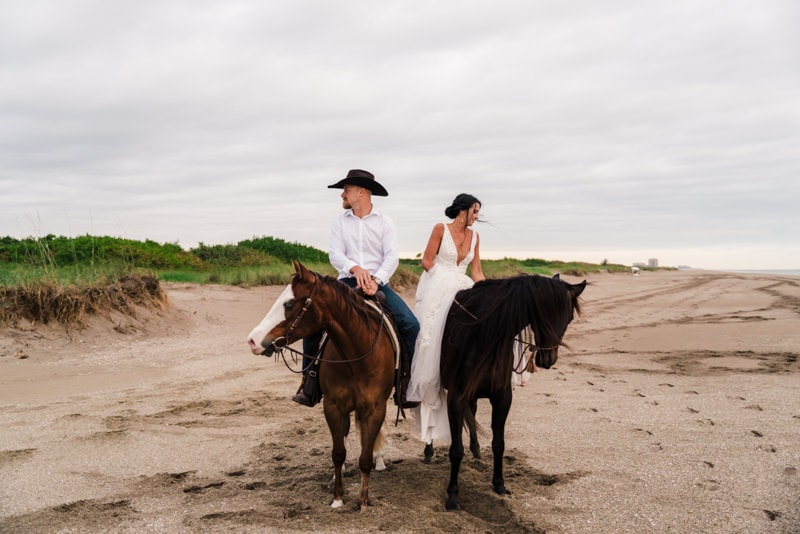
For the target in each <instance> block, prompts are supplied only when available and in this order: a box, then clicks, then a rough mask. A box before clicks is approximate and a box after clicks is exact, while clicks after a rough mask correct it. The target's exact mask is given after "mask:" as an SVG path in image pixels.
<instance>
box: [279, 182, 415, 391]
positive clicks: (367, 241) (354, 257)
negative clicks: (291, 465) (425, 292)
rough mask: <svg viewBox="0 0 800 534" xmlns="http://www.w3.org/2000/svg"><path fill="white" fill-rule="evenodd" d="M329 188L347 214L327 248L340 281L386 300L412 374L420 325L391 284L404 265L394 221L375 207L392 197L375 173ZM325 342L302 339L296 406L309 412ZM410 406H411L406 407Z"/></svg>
mask: <svg viewBox="0 0 800 534" xmlns="http://www.w3.org/2000/svg"><path fill="white" fill-rule="evenodd" d="M328 188H329V189H341V190H342V194H341V198H342V207H343V208H344V209H345V211H344V212H343V213H342V214H340V215H339V216H337V217H336V218H335V219H334V221H333V224H332V226H331V234H330V242H329V246H328V256H329V258H330V262H331V265H333V267H334V268H335V269H336V270H337V271H338V272H339V275H338V278H339V281H341V282H343V283H345V284H347V285H348V286H350V287H353V288H357V289H360V290H361V291H362V292H363V293H364V295H366V296H368V297H369V296H374V295H375V294H376V293H377V292H378V291H380V292H381V293H382V294H383V295H384V297H385V305H386V307H387V308H388V309H389V311H390V312H391V313H392V315H393V316H394V319H395V323H396V324H397V328H398V330H399V334H400V338H401V342H402V343H403V344H404V345H405V351H406V352H405V353H406V354H407V355H408V367H409V368H410V362H411V359H412V357H413V354H414V345H415V342H416V339H417V334H418V333H419V322H418V321H417V318H416V317H415V316H414V313H413V312H412V311H411V309H409V307H408V305H407V304H406V303H405V301H404V300H403V299H402V297H400V295H398V294H397V293H395V292H394V290H392V288H391V287H390V286H389V279H390V278H391V276H392V274H394V271H395V270H396V269H397V266H398V264H399V263H400V253H399V245H398V243H397V230H396V228H395V225H394V222H393V221H392V219H391V218H390V217H389V216H388V215H386V214H384V213H382V212H381V211H379V210H377V209H376V208H375V206H374V205H373V204H372V195H375V196H380V197H385V196H389V193H388V192H387V191H386V189H385V188H384V187H383V186H382V185H381V184H380V183H378V182H377V181H376V180H375V176H374V175H373V174H372V173H370V172H367V171H364V170H360V169H353V170H351V171H349V172H348V173H347V176H346V177H344V178H342V179H341V180H339V181H338V182H336V183H335V184H332V185H329V186H328ZM321 338H322V332H319V333H318V334H316V335H313V336H309V337H307V338H305V339H303V383H301V385H300V389H299V390H298V392H297V394H296V395H295V396H294V397H292V400H293V401H295V402H297V403H299V404H302V405H304V406H313V405H314V404H316V402H318V396H316V395H310V394H309V393H308V390H309V389H310V388H308V387H306V388H304V387H303V386H304V384H305V382H306V380H308V379H309V377H311V376H313V377H314V378H316V376H315V373H316V370H315V367H316V366H315V365H314V364H315V357H316V355H317V353H318V347H319V345H320V341H321ZM320 354H321V352H320ZM412 404H414V403H412ZM408 406H409V403H405V404H404V407H408Z"/></svg>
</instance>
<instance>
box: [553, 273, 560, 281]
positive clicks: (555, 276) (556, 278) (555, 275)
mask: <svg viewBox="0 0 800 534" xmlns="http://www.w3.org/2000/svg"><path fill="white" fill-rule="evenodd" d="M553 280H561V275H560V274H558V273H556V274H554V275H553Z"/></svg>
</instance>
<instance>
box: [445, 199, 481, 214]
mask: <svg viewBox="0 0 800 534" xmlns="http://www.w3.org/2000/svg"><path fill="white" fill-rule="evenodd" d="M475 203H477V204H481V201H480V200H478V199H477V198H475V197H473V196H472V195H468V194H467V193H461V194H460V195H458V196H457V197H456V198H455V199H454V200H453V203H452V204H450V205H449V206H448V207H447V208H445V210H444V214H445V215H447V217H449V218H450V219H455V218H456V217H458V214H459V213H461V211H463V210H468V209H470V208H471V207H472V205H473V204H475ZM482 205H483V204H481V206H482Z"/></svg>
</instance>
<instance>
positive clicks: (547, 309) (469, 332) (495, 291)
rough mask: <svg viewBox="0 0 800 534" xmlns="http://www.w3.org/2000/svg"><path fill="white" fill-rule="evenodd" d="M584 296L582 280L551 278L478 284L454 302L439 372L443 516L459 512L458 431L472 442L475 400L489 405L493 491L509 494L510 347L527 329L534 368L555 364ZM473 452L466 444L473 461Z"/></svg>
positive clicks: (460, 444) (460, 451)
mask: <svg viewBox="0 0 800 534" xmlns="http://www.w3.org/2000/svg"><path fill="white" fill-rule="evenodd" d="M585 288H586V280H584V281H583V282H581V283H580V284H574V285H573V284H569V283H567V282H565V281H563V280H561V279H560V278H559V276H558V275H556V276H554V277H553V278H547V277H543V276H538V275H520V276H515V277H512V278H504V279H493V280H485V281H483V282H478V283H477V284H475V285H474V286H473V287H472V288H470V289H465V290H462V291H460V292H459V293H458V294H457V295H456V297H455V300H454V302H453V304H452V305H451V307H450V311H449V314H448V317H447V323H446V324H445V330H444V338H443V341H442V357H441V364H440V365H441V367H440V372H441V377H442V387H443V388H445V389H446V390H447V413H448V417H449V420H450V436H451V444H450V454H449V456H450V483H449V484H448V486H447V504H446V507H447V509H448V510H454V509H457V508H458V507H459V504H458V471H459V468H460V467H461V460H462V459H463V458H464V444H463V440H462V429H463V428H464V426H465V425H466V426H467V427H468V428H469V429H470V431H471V432H472V435H474V432H473V431H474V428H475V425H476V423H475V405H476V402H477V399H478V398H488V399H489V401H490V402H491V405H492V454H493V457H494V470H493V475H492V485H493V487H494V491H495V492H496V493H498V494H501V495H504V494H508V493H510V492H509V491H508V490H507V489H506V487H505V482H504V479H503V453H504V452H505V435H504V433H505V424H506V418H507V417H508V411H509V409H510V408H511V373H512V372H514V371H517V372H519V371H521V369H514V355H513V343H514V339H515V337H517V336H518V335H519V334H520V332H521V331H522V330H523V329H525V328H526V327H528V326H530V327H531V329H532V330H533V333H534V338H535V342H536V343H535V345H534V346H532V347H531V350H532V351H533V353H535V355H536V356H535V362H536V366H537V367H542V368H544V369H548V368H550V366H552V365H553V364H554V363H555V362H556V360H557V359H558V347H559V346H560V345H562V338H563V336H564V333H565V332H566V330H567V325H569V323H570V322H571V321H572V319H573V317H574V316H575V315H576V314H580V300H579V298H578V297H579V296H580V294H581V293H582V292H583V290H584V289H585ZM476 448H477V447H475V448H473V444H471V446H470V449H472V450H473V454H475V449H476Z"/></svg>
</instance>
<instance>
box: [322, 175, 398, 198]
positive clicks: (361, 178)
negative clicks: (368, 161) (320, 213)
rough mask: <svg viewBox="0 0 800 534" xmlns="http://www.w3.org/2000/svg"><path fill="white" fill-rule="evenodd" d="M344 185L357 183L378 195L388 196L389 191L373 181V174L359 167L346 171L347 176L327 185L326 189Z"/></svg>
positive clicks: (338, 187)
mask: <svg viewBox="0 0 800 534" xmlns="http://www.w3.org/2000/svg"><path fill="white" fill-rule="evenodd" d="M346 185H357V186H358V187H363V188H364V189H369V191H370V192H371V193H372V194H373V195H375V196H378V197H388V196H389V193H388V192H387V191H386V189H385V188H384V187H383V186H382V185H381V184H379V183H378V182H376V181H375V175H373V174H372V173H371V172H367V171H362V170H361V169H353V170H351V171H350V172H348V173H347V176H345V177H344V178H342V179H341V180H339V181H338V182H336V183H335V184H332V185H329V186H328V189H344V186H346Z"/></svg>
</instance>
